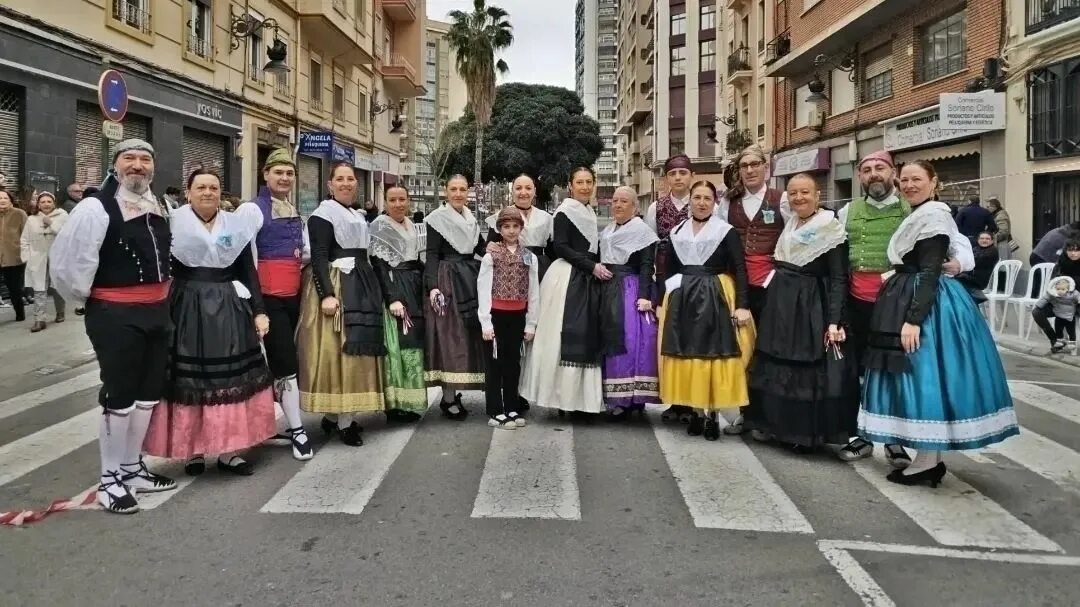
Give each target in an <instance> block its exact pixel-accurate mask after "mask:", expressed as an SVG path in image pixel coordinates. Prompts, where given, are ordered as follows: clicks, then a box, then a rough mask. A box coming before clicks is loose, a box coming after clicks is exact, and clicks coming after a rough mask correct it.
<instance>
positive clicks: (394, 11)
mask: <svg viewBox="0 0 1080 607" xmlns="http://www.w3.org/2000/svg"><path fill="white" fill-rule="evenodd" d="M382 8H383V12H384V13H386V16H387V17H390V19H391V20H393V21H396V22H398V23H412V22H413V21H416V0H382Z"/></svg>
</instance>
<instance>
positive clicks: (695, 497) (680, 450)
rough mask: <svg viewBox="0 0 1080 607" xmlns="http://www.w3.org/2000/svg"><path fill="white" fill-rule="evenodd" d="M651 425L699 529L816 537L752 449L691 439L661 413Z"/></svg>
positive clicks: (740, 443) (734, 441) (652, 414)
mask: <svg viewBox="0 0 1080 607" xmlns="http://www.w3.org/2000/svg"><path fill="white" fill-rule="evenodd" d="M649 421H650V422H652V426H653V432H654V434H655V435H656V440H657V442H658V443H659V444H660V450H661V451H662V452H663V454H664V458H665V459H666V460H667V463H668V467H669V468H671V473H672V475H673V476H674V477H675V482H676V483H677V484H678V485H679V491H680V492H681V493H682V496H683V501H685V502H686V506H687V508H688V509H689V510H690V516H691V517H692V518H693V519H694V526H695V527H701V528H707V529H739V530H745V531H768V532H777V533H813V532H814V529H813V527H811V526H810V522H809V521H807V520H806V518H805V517H804V516H803V515H802V513H801V512H799V509H798V508H797V507H796V506H795V504H794V502H792V501H791V499H790V498H788V496H787V494H786V493H784V490H783V489H782V488H781V487H780V485H778V484H777V483H776V480H774V479H773V477H772V475H771V474H769V472H768V470H766V469H765V466H763V465H762V464H761V462H760V461H759V460H758V458H757V457H756V456H755V455H754V453H753V451H751V450H750V447H748V446H747V445H746V443H744V442H743V441H741V440H739V439H737V438H735V439H732V438H727V439H726V440H719V441H706V440H704V439H702V438H701V437H691V436H687V435H686V430H685V429H684V428H685V427H684V426H683V425H681V424H676V425H674V426H669V425H665V424H664V423H663V422H662V421H660V416H659V414H658V413H657V412H655V411H650V412H649Z"/></svg>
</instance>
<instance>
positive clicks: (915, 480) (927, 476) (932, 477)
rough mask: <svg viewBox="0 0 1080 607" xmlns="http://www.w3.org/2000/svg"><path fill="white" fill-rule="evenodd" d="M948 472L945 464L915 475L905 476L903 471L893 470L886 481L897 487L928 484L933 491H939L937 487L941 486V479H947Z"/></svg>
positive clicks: (942, 463)
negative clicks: (946, 473)
mask: <svg viewBox="0 0 1080 607" xmlns="http://www.w3.org/2000/svg"><path fill="white" fill-rule="evenodd" d="M946 471H947V470H946V469H945V462H938V465H936V466H934V467H933V468H930V469H929V470H923V471H922V472H916V473H915V474H904V471H903V470H893V471H892V472H890V473H889V475H888V476H886V477H885V479H886V480H888V481H889V482H891V483H896V484H897V485H907V486H912V485H921V484H923V483H927V484H929V485H930V488H931V489H937V486H938V485H940V484H941V479H943V478H945V472H946Z"/></svg>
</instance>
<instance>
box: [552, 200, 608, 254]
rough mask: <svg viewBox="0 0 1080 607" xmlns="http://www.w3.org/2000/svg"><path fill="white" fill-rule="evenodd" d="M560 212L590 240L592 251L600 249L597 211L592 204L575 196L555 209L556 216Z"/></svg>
mask: <svg viewBox="0 0 1080 607" xmlns="http://www.w3.org/2000/svg"><path fill="white" fill-rule="evenodd" d="M559 213H562V214H563V215H566V218H567V219H569V220H570V223H572V224H574V227H575V228H577V230H578V232H581V235H582V236H584V237H585V240H588V241H589V252H590V253H596V252H598V251H599V242H600V235H599V234H598V233H597V229H596V211H594V210H593V208H592V207H591V206H589V205H588V204H585V203H583V202H578V201H577V200H575V199H573V198H567V199H566V200H563V201H562V204H560V205H559V208H557V209H555V216H556V217H558V216H559Z"/></svg>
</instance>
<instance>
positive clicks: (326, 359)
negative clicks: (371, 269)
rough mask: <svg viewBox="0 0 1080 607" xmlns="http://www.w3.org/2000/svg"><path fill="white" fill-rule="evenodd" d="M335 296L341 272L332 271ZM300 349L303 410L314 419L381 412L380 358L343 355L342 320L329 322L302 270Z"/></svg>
mask: <svg viewBox="0 0 1080 607" xmlns="http://www.w3.org/2000/svg"><path fill="white" fill-rule="evenodd" d="M330 283H331V285H332V286H333V289H334V292H335V293H338V292H340V291H341V272H340V271H339V270H338V269H337V268H333V267H332V268H330ZM300 301H301V303H300V323H299V326H298V328H297V331H296V349H297V352H298V354H299V359H300V373H299V377H298V380H299V384H300V408H301V409H303V410H304V411H308V412H310V413H361V412H365V411H382V410H383V408H384V406H383V390H382V374H383V371H382V367H383V360H382V357H379V356H351V355H348V354H345V353H344V352H342V351H341V348H342V346H343V345H344V342H345V337H344V334H343V333H342V332H341V331H340V330H338V327H339V326H340V322H341V321H340V318H339V316H340V313H339V315H338V316H326V315H325V314H323V313H322V309H321V307H320V305H321V300H320V299H319V294H318V292H316V290H315V281H314V280H312V277H311V269H310V268H308V269H305V270H304V288H303V292H302V296H301V300H300Z"/></svg>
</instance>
